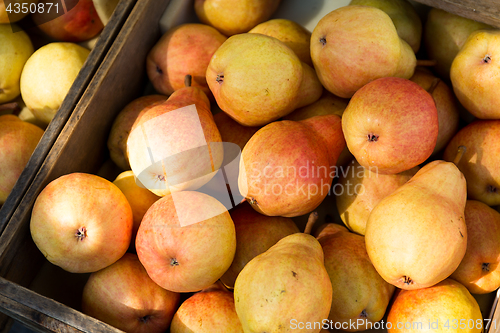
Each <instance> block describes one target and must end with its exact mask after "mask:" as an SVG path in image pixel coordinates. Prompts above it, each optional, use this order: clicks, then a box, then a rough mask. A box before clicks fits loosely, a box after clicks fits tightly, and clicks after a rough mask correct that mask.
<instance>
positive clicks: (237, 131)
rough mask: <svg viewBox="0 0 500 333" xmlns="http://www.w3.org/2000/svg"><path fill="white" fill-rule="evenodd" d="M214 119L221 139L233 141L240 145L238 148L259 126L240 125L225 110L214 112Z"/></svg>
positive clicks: (243, 145) (241, 147)
mask: <svg viewBox="0 0 500 333" xmlns="http://www.w3.org/2000/svg"><path fill="white" fill-rule="evenodd" d="M214 121H215V124H216V125H217V128H218V129H219V132H220V135H221V137H222V141H223V142H231V143H234V144H236V145H238V147H240V150H243V147H245V145H246V144H247V142H248V140H250V138H251V137H252V136H253V135H254V134H255V133H256V132H257V131H258V130H259V129H260V127H259V126H255V127H249V126H242V125H240V124H239V123H238V122H236V121H234V120H233V119H232V118H231V117H229V116H228V114H227V113H225V112H219V113H216V114H215V115H214Z"/></svg>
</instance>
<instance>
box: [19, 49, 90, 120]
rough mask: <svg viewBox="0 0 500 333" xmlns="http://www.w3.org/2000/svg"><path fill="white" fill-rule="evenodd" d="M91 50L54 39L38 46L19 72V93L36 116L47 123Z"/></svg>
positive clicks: (57, 108) (59, 105) (54, 113)
mask: <svg viewBox="0 0 500 333" xmlns="http://www.w3.org/2000/svg"><path fill="white" fill-rule="evenodd" d="M89 54H90V50H89V49H86V48H84V47H82V46H80V45H78V44H75V43H62V42H54V43H49V44H46V45H44V46H42V47H41V48H39V49H37V50H36V51H35V52H34V53H33V54H32V55H31V57H29V59H28V61H26V64H25V65H24V68H23V71H22V73H21V96H22V98H23V100H24V102H25V103H26V106H27V107H28V108H29V109H30V110H31V111H32V112H33V114H34V115H35V117H36V118H37V119H38V120H40V121H42V122H43V123H44V124H49V123H50V121H51V120H52V118H54V116H55V115H56V113H57V111H58V110H59V108H60V107H61V104H62V102H63V101H64V98H66V95H67V94H68V92H69V90H70V88H71V86H72V85H73V82H74V81H75V79H76V77H77V76H78V73H80V70H81V68H82V67H83V65H84V63H85V61H86V60H87V57H88V56H89Z"/></svg>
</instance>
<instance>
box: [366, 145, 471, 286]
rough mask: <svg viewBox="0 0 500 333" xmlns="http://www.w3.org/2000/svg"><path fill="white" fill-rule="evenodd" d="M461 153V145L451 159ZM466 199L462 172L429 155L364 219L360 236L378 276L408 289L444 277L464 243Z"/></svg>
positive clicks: (461, 254)
mask: <svg viewBox="0 0 500 333" xmlns="http://www.w3.org/2000/svg"><path fill="white" fill-rule="evenodd" d="M461 154H463V148H461V150H460V151H459V154H458V155H457V158H456V160H458V159H459V158H460V157H461ZM456 160H455V161H456ZM466 198H467V187H466V182H465V177H464V176H463V174H462V173H461V172H460V170H459V169H458V168H457V166H456V165H455V163H452V162H446V161H442V160H435V161H432V162H430V163H428V164H426V165H424V166H423V167H422V168H421V169H420V170H419V171H418V172H417V173H416V174H415V176H413V177H412V178H411V179H410V180H409V181H408V182H407V183H406V184H404V185H402V186H401V187H399V188H398V189H397V190H396V191H394V192H393V193H392V194H391V195H389V196H387V197H385V198H384V199H382V200H381V201H380V202H379V203H378V204H377V206H375V208H374V209H373V210H372V212H371V214H370V217H369V218H368V223H367V224H366V233H365V241H366V249H367V252H368V255H369V257H370V260H371V261H372V263H373V265H374V266H375V268H376V269H377V271H378V272H379V274H380V275H381V276H382V277H383V278H384V280H386V281H387V282H389V283H391V284H393V285H395V286H396V287H398V288H400V289H407V290H411V289H419V288H426V287H430V286H433V285H435V284H437V283H439V282H440V281H442V280H444V279H446V278H447V277H448V276H450V275H451V274H452V273H453V272H454V271H455V269H457V267H458V265H459V264H460V262H461V261H462V258H463V257H464V255H465V250H466V247H467V227H466V225H465V219H464V209H465V202H466Z"/></svg>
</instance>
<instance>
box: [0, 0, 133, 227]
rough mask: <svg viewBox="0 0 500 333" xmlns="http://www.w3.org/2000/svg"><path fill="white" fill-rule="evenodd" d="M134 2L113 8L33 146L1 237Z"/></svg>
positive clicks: (0, 212) (125, 0)
mask: <svg viewBox="0 0 500 333" xmlns="http://www.w3.org/2000/svg"><path fill="white" fill-rule="evenodd" d="M135 2H136V0H121V1H120V2H119V4H118V6H117V7H116V9H115V11H114V13H113V15H112V17H111V18H110V20H109V22H108V24H107V25H106V26H105V27H104V29H103V31H102V32H101V35H100V37H99V38H98V40H97V42H96V44H95V46H94V48H93V49H92V51H91V52H90V54H89V56H88V58H87V61H86V62H85V64H84V65H83V67H82V69H81V70H80V72H79V73H78V76H77V77H76V79H75V82H74V83H73V85H72V86H71V89H70V90H69V92H68V94H67V96H66V98H65V99H64V101H63V103H62V105H61V107H60V108H59V111H58V112H57V114H56V115H55V117H54V119H53V120H52V121H51V122H50V124H49V125H48V126H47V128H46V129H45V133H44V135H43V137H42V138H41V140H40V142H39V144H38V146H37V147H36V149H35V151H34V152H33V155H32V156H31V158H30V160H29V161H28V163H27V165H26V167H25V168H24V170H23V172H22V173H21V175H20V177H19V179H18V181H17V182H16V184H15V186H14V188H13V190H12V192H11V194H10V195H9V196H8V198H7V200H6V201H5V203H4V204H3V205H2V206H1V207H0V234H1V233H2V232H3V230H4V229H5V227H6V225H7V222H8V221H9V219H10V218H11V217H12V215H13V214H14V210H15V208H16V207H17V206H18V205H19V203H20V201H21V199H22V197H23V195H24V194H25V193H26V191H27V190H28V187H29V185H30V183H31V182H32V181H33V179H34V177H35V174H36V172H37V171H38V169H39V168H40V166H41V164H42V163H43V160H44V159H45V157H46V156H47V154H48V152H49V150H50V148H51V147H52V145H53V144H54V142H55V141H56V138H57V136H58V135H59V133H60V132H61V131H62V128H63V127H64V125H65V124H66V121H67V120H68V118H69V116H70V115H71V113H72V111H73V109H74V107H75V105H76V104H77V103H78V101H79V100H80V98H81V97H82V95H83V93H84V91H85V89H86V88H87V85H88V84H89V82H90V80H91V79H92V78H93V76H94V74H95V73H96V71H97V68H98V67H99V65H100V63H101V62H102V60H103V59H104V57H105V55H106V53H107V52H108V50H109V49H110V47H111V45H112V44H113V42H114V40H115V38H116V36H117V35H118V33H119V32H120V29H121V28H122V26H123V24H124V23H125V20H126V19H127V17H128V16H129V14H130V12H131V11H132V8H133V6H134V4H135Z"/></svg>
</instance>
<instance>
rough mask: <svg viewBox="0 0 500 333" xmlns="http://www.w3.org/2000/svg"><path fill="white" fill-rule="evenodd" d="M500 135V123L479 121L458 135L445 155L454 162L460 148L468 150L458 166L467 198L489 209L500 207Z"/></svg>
mask: <svg viewBox="0 0 500 333" xmlns="http://www.w3.org/2000/svg"><path fill="white" fill-rule="evenodd" d="M499 136H500V120H476V121H474V122H472V123H470V124H468V125H467V126H465V127H463V128H462V129H461V130H460V131H458V133H456V134H455V136H454V137H453V138H452V139H451V141H450V142H449V143H448V146H446V149H445V151H444V154H443V159H444V160H446V161H452V160H453V156H454V154H455V152H456V151H457V149H458V147H459V146H462V145H463V146H466V147H467V150H466V152H465V153H464V156H463V158H462V159H460V162H459V163H458V168H459V169H460V171H462V172H463V174H464V176H465V179H466V180H467V198H468V199H471V200H478V201H481V202H484V203H485V204H487V205H489V206H496V205H500V169H499V168H498V162H497V161H498V141H497V140H498V137H499Z"/></svg>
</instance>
